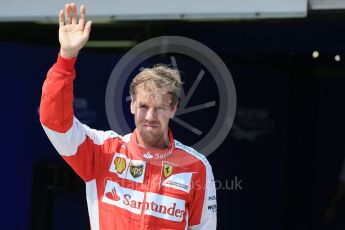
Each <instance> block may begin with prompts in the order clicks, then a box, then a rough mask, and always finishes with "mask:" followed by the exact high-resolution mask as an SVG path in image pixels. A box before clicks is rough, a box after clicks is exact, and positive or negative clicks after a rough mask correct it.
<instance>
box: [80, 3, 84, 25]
mask: <svg viewBox="0 0 345 230" xmlns="http://www.w3.org/2000/svg"><path fill="white" fill-rule="evenodd" d="M84 23H85V6H84V5H81V6H80V17H79V24H81V25H84Z"/></svg>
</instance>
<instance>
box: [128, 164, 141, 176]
mask: <svg viewBox="0 0 345 230" xmlns="http://www.w3.org/2000/svg"><path fill="white" fill-rule="evenodd" d="M129 171H130V172H131V174H132V176H133V177H134V178H138V177H140V176H141V175H142V174H143V171H144V165H143V164H134V163H131V164H130V166H129Z"/></svg>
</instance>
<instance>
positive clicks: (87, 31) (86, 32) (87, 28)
mask: <svg viewBox="0 0 345 230" xmlns="http://www.w3.org/2000/svg"><path fill="white" fill-rule="evenodd" d="M91 24H92V21H88V22H87V23H86V24H85V27H84V32H83V34H84V36H87V37H89V35H90V32H91Z"/></svg>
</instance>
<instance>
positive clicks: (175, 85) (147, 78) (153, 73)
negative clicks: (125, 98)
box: [129, 64, 182, 107]
mask: <svg viewBox="0 0 345 230" xmlns="http://www.w3.org/2000/svg"><path fill="white" fill-rule="evenodd" d="M152 83H153V84H152ZM141 84H143V86H144V89H145V90H152V88H151V87H154V88H157V89H159V90H166V91H167V92H168V94H169V104H170V106H171V107H173V106H175V105H176V103H177V102H178V96H179V94H180V91H181V87H182V81H181V77H180V73H179V71H178V70H177V69H174V68H170V67H169V66H167V65H164V64H158V65H155V66H153V67H152V68H144V69H142V70H141V71H140V73H138V74H137V75H136V76H135V77H134V79H133V80H132V82H131V85H130V91H129V93H130V95H131V98H132V100H135V98H136V93H137V92H136V90H137V87H138V86H139V85H141Z"/></svg>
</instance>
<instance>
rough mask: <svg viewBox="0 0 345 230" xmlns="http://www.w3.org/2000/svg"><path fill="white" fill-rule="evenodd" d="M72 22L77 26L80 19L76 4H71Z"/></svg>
mask: <svg viewBox="0 0 345 230" xmlns="http://www.w3.org/2000/svg"><path fill="white" fill-rule="evenodd" d="M71 21H72V24H77V22H78V18H77V6H76V5H75V3H71Z"/></svg>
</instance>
